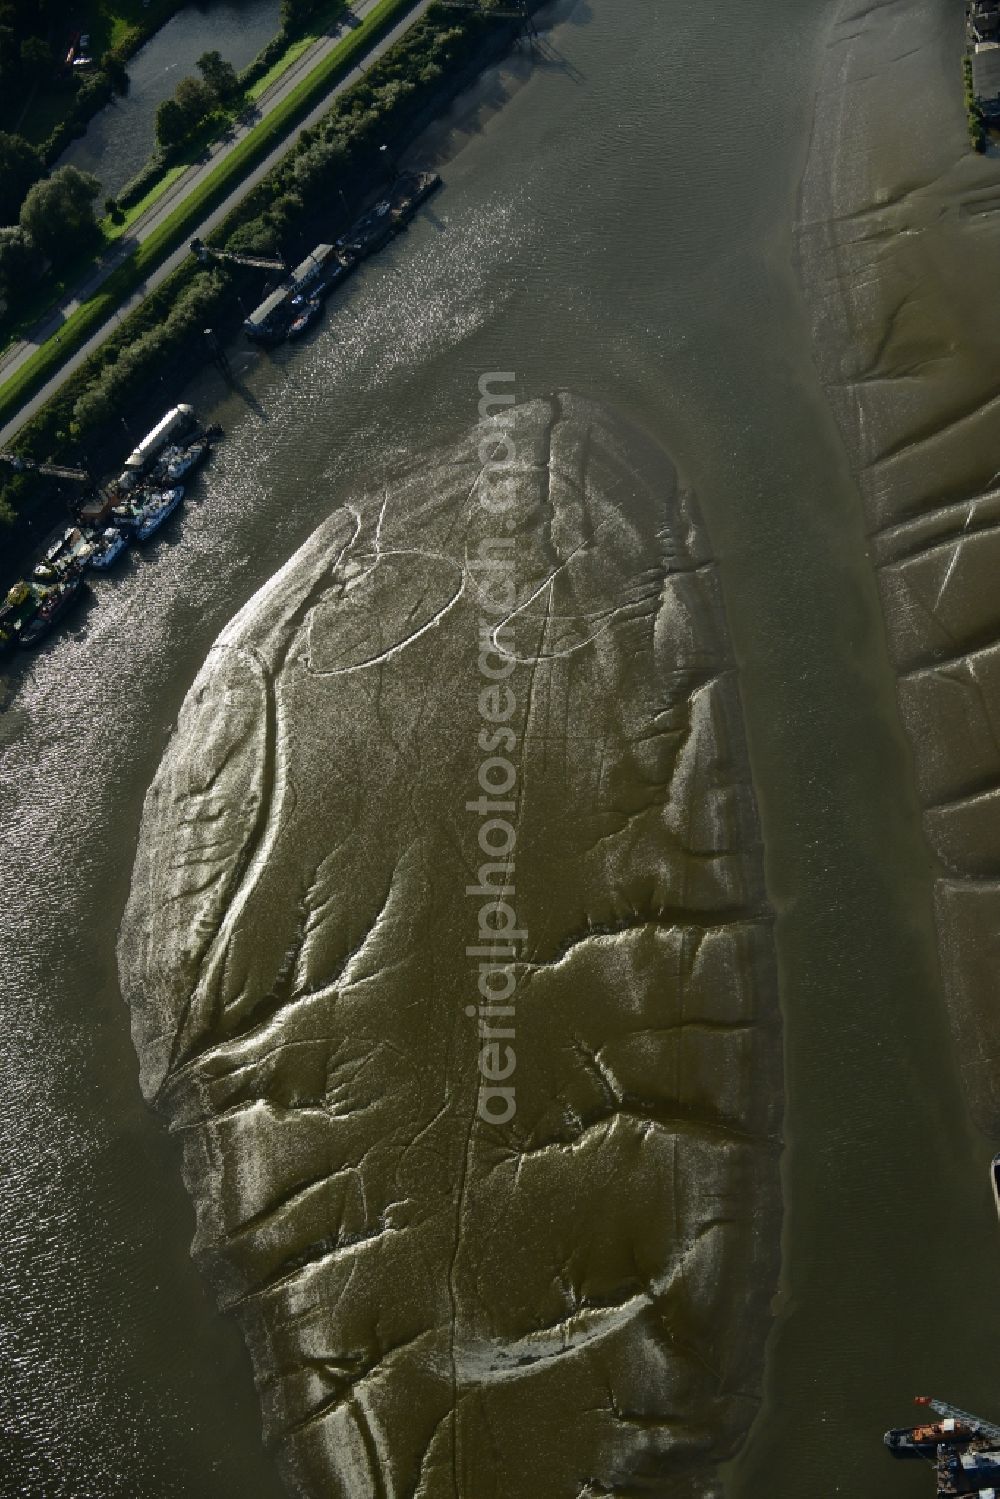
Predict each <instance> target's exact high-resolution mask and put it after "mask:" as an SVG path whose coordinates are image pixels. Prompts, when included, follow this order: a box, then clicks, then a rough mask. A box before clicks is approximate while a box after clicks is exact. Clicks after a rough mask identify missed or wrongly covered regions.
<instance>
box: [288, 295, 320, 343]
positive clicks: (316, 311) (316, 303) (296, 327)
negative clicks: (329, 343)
mask: <svg viewBox="0 0 1000 1499" xmlns="http://www.w3.org/2000/svg"><path fill="white" fill-rule="evenodd" d="M322 310H323V308H322V304H321V302H320V300H319V298H318V297H309V298H307V299H306V301H305V302H303V304H302V307H301V309H300V310H299V311H298V313H297V315H296V317H295V318H294V319H293V320H292V322H291V323H290V324H289V328H288V337H289V338H299V337H300V336H301V334H303V333H304V332H305V331H306V329H307V328H310V327H312V325H313V323H314V322H315V321H316V319H317V318H318V317H319V315H320V313H321V312H322Z"/></svg>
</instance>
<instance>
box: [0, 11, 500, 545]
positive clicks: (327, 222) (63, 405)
mask: <svg viewBox="0 0 1000 1499" xmlns="http://www.w3.org/2000/svg"><path fill="white" fill-rule="evenodd" d="M515 34H516V25H515V24H513V23H512V22H511V21H510V20H509V19H504V20H499V21H495V20H490V19H489V18H488V17H484V16H483V15H480V14H478V13H464V14H459V15H458V19H456V12H454V11H452V10H450V9H448V8H446V7H440V10H439V13H437V14H432V13H431V12H428V15H427V16H426V17H425V18H424V20H422V21H421V22H419V23H418V24H417V25H416V26H415V27H414V28H413V30H412V31H411V32H410V33H409V34H408V35H407V36H406V37H405V38H404V39H403V40H402V41H401V42H400V43H398V44H397V45H396V47H394V48H393V49H392V50H391V51H390V52H389V53H388V54H387V55H386V56H385V57H384V58H383V59H381V60H380V62H379V63H378V64H377V65H376V66H375V67H373V68H372V69H370V70H369V72H368V74H367V75H366V77H365V79H364V80H363V81H362V82H360V83H358V84H355V85H354V86H353V87H352V88H351V89H350V90H349V91H348V92H347V94H346V95H345V96H344V98H343V100H341V101H338V102H337V104H335V105H334V107H333V109H332V111H331V112H330V114H329V115H328V116H327V117H326V119H325V120H324V121H323V122H322V124H321V125H319V126H317V127H316V128H315V132H314V133H309V134H303V135H301V136H300V139H299V142H298V144H297V146H296V147H295V148H294V149H293V151H292V152H291V153H290V155H289V157H288V158H286V160H285V161H283V162H282V164H281V166H280V167H278V168H276V169H275V170H274V172H272V173H271V174H270V176H269V177H268V178H267V179H265V181H264V182H263V183H262V184H260V186H259V187H257V188H255V189H254V190H253V191H252V192H251V193H250V194H249V195H248V197H247V198H246V199H245V200H244V201H243V202H242V203H241V204H240V207H239V208H238V209H237V210H236V211H235V213H233V214H232V215H231V216H230V218H229V219H228V220H227V221H226V223H225V224H224V225H223V226H222V228H221V229H220V231H218V232H217V233H216V234H213V235H212V236H211V242H212V243H214V244H218V245H220V246H226V247H228V248H231V249H235V250H243V251H253V252H254V253H268V252H270V253H274V252H275V251H277V250H280V251H281V252H283V253H285V254H286V255H287V257H288V259H289V260H290V261H291V262H292V263H294V260H295V259H296V258H297V257H298V256H299V255H301V254H304V253H306V251H307V250H308V249H310V248H311V247H312V243H314V236H315V235H316V234H317V233H319V232H320V231H322V235H323V236H324V237H327V238H333V237H336V235H337V234H338V233H340V232H342V230H343V229H345V228H346V227H347V225H348V223H349V222H350V218H351V216H352V215H353V213H354V212H356V210H357V208H358V206H359V205H360V204H361V203H362V202H363V201H364V200H365V198H366V196H367V195H368V194H369V193H370V191H371V184H372V182H373V181H374V182H376V183H378V182H379V181H381V180H382V179H383V178H384V174H385V170H386V168H385V158H384V154H383V153H382V151H381V147H382V146H383V145H389V146H390V147H391V149H392V152H393V153H398V152H400V151H403V150H405V148H406V143H407V141H408V140H410V139H412V138H413V137H414V136H415V135H416V134H417V133H418V132H419V131H420V130H421V129H422V128H423V127H424V126H425V125H426V123H427V122H428V120H429V119H430V118H431V117H433V115H434V113H435V112H437V111H439V110H441V109H443V108H444V107H445V106H446V105H447V104H448V102H449V101H450V100H451V99H452V98H454V97H455V95H456V94H457V93H458V92H460V91H461V89H463V88H464V87H466V86H467V84H468V83H469V81H470V80H471V78H473V77H475V76H476V74H477V73H478V72H479V71H480V70H481V69H482V68H483V67H484V66H485V65H486V64H487V63H488V62H489V61H491V60H492V59H494V58H495V57H496V56H497V55H499V54H501V53H502V52H503V51H504V50H506V48H507V47H508V46H509V45H510V42H511V40H512V38H513V37H514V35H515ZM341 194H343V196H341ZM319 199H321V200H322V204H323V206H322V209H321V210H319V211H317V201H318V200H319ZM133 274H134V273H133ZM261 284H262V283H261V277H260V273H259V272H247V271H246V270H241V269H240V268H239V267H234V266H225V267H223V266H215V267H213V268H212V269H210V270H204V269H202V268H201V267H200V266H199V265H198V264H197V263H196V262H195V261H193V260H192V261H190V262H188V263H185V264H184V265H183V266H182V267H181V268H180V269H179V270H178V271H176V272H175V273H174V274H173V275H172V276H171V277H170V278H169V280H168V281H167V282H165V284H164V285H163V287H161V288H159V289H158V290H157V291H156V292H155V293H153V294H152V295H151V296H150V297H148V298H146V300H145V301H144V302H143V304H142V305H141V306H140V308H139V309H138V310H137V311H136V312H135V313H134V314H132V315H131V316H130V317H129V318H128V319H126V320H125V321H124V322H123V323H122V324H121V326H120V328H119V329H117V330H116V331H115V333H114V334H113V335H112V336H111V337H110V338H109V339H108V340H107V341H106V342H105V343H104V344H103V345H102V347H101V349H100V350H99V352H98V353H96V354H95V355H93V356H91V358H90V359H89V360H88V361H87V363H86V364H85V365H84V367H83V368H82V370H80V371H79V372H78V373H77V374H76V375H74V376H72V377H71V378H70V379H69V380H68V381H67V382H66V384H65V385H64V386H63V388H62V389H61V390H60V392H59V394H58V396H57V397H56V398H55V399H54V400H53V401H52V402H50V403H49V405H48V406H47V407H46V408H45V409H44V410H43V411H42V412H40V413H39V414H38V415H37V416H36V417H34V418H33V419H32V420H31V421H30V422H29V423H28V424H27V425H26V426H25V427H24V428H23V429H22V430H21V431H20V432H19V433H18V440H17V444H16V446H17V448H18V451H20V452H23V453H24V454H25V455H26V456H29V457H32V458H36V459H44V458H45V457H47V456H48V455H49V454H52V453H57V452H58V453H59V454H61V455H62V461H63V462H67V461H73V460H74V459H79V458H80V457H81V456H82V455H83V454H84V453H85V454H86V456H87V460H88V462H89V463H90V464H91V465H92V466H96V467H97V468H101V467H102V466H104V465H106V464H112V463H113V462H114V461H115V455H116V454H117V450H118V448H119V447H120V446H121V437H120V431H119V429H120V427H121V424H122V423H123V422H124V423H125V425H126V428H127V429H132V428H133V427H134V425H135V424H140V425H141V423H142V422H144V421H147V420H148V418H149V416H150V415H151V413H152V410H153V408H154V406H155V405H158V404H159V405H162V392H163V389H164V385H165V384H173V385H176V383H177V382H180V381H182V380H183V379H185V378H187V377H188V376H189V375H190V374H191V373H192V372H193V371H194V370H195V369H197V368H198V366H199V365H200V364H202V363H204V361H205V358H206V347H205V343H204V333H203V330H204V328H205V326H206V325H208V324H211V326H213V327H214V328H215V329H216V331H217V332H218V333H219V336H220V337H223V338H224V337H226V336H228V335H230V334H232V333H234V332H235V331H236V329H237V327H238V325H239V323H240V322H241V321H242V320H243V318H244V317H245V315H246V311H247V310H248V304H249V306H253V305H254V304H255V302H256V301H259V300H260V287H261ZM67 455H69V456H67ZM5 493H6V495H7V497H8V502H11V501H12V502H13V504H14V505H15V506H17V507H18V508H17V512H16V514H15V516H14V518H13V520H12V521H10V522H9V523H8V527H7V536H8V538H9V544H8V547H7V548H6V559H7V564H8V567H10V568H14V569H16V567H17V566H18V565H19V564H20V562H21V561H22V560H23V559H24V557H25V556H26V555H27V554H28V552H30V550H31V548H32V547H33V546H34V545H35V544H37V540H38V537H39V534H40V533H41V534H44V530H45V529H47V528H48V525H50V524H51V523H52V522H51V515H52V505H53V500H52V496H51V493H50V494H49V498H48V502H47V503H46V501H45V500H44V498H43V495H44V491H43V489H42V487H41V486H40V485H39V484H38V482H37V481H34V480H31V479H29V478H26V477H23V476H19V477H18V479H17V481H15V482H13V483H8V485H7V486H6V490H5ZM34 510H38V511H39V513H40V514H42V516H43V518H42V520H41V521H40V522H39V519H38V516H37V515H36V516H35V518H34V523H32V511H34Z"/></svg>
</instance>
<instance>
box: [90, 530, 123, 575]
mask: <svg viewBox="0 0 1000 1499" xmlns="http://www.w3.org/2000/svg"><path fill="white" fill-rule="evenodd" d="M127 546H128V538H127V536H126V535H125V532H124V531H122V530H120V529H119V528H118V527H117V526H108V528H107V530H105V531H102V532H101V534H100V536H98V538H97V540H96V541H95V542H94V550H93V553H92V554H91V558H90V566H91V567H94V568H96V569H97V571H98V572H102V573H106V572H107V571H108V569H109V568H111V567H114V565H115V563H116V562H117V561H118V558H119V557H120V556H121V554H122V552H124V550H125V548H126V547H127Z"/></svg>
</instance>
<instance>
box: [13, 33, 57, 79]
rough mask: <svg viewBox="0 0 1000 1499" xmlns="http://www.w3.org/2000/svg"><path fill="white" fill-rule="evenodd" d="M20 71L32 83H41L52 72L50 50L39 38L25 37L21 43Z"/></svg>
mask: <svg viewBox="0 0 1000 1499" xmlns="http://www.w3.org/2000/svg"><path fill="white" fill-rule="evenodd" d="M21 69H22V71H23V73H24V76H25V78H29V79H30V80H31V82H32V83H41V81H42V79H43V78H48V76H49V74H50V73H51V72H52V48H51V47H50V46H49V44H48V42H47V41H45V40H44V39H43V38H42V37H40V36H26V37H25V39H24V41H23V42H22V43H21Z"/></svg>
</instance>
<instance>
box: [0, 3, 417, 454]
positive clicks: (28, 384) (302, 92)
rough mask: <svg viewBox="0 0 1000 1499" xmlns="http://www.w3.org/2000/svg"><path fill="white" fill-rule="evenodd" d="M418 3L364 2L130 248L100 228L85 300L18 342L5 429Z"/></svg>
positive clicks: (4, 405)
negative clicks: (302, 73) (362, 10)
mask: <svg viewBox="0 0 1000 1499" xmlns="http://www.w3.org/2000/svg"><path fill="white" fill-rule="evenodd" d="M422 4H423V5H424V6H425V4H426V0H374V3H372V0H369V7H370V8H369V9H368V11H367V14H366V15H365V18H364V20H363V21H362V22H361V24H360V25H359V26H358V27H357V28H355V29H353V30H351V31H350V32H349V33H348V35H347V36H346V37H344V38H343V40H341V41H339V42H335V41H332V42H331V45H330V47H329V48H328V49H327V50H326V55H325V56H323V57H322V58H321V59H319V60H318V61H317V63H316V66H315V67H314V68H313V69H311V70H310V71H309V72H308V74H307V76H306V77H305V78H303V79H302V80H301V81H300V82H295V80H294V79H293V80H292V86H291V87H290V88H289V89H287V90H285V91H284V92H282V91H280V90H279V93H280V94H281V96H280V97H279V98H276V99H274V100H272V101H271V105H270V107H269V109H268V111H267V112H266V114H265V117H264V118H263V119H262V120H261V121H260V122H259V123H258V124H250V125H249V127H244V128H243V131H242V138H239V137H240V134H241V132H239V131H238V132H236V136H235V138H234V139H233V140H231V141H230V142H228V143H227V145H226V147H225V149H224V150H223V151H221V153H220V154H221V159H220V160H219V161H218V162H217V163H215V164H214V165H213V163H212V161H211V159H209V161H208V162H207V163H206V164H205V166H204V167H202V168H197V167H196V168H193V169H191V170H190V171H189V173H188V177H187V178H186V179H185V181H184V182H182V183H181V184H180V185H179V186H177V187H176V188H175V192H176V193H177V194H178V195H179V196H180V201H179V202H178V203H177V205H176V206H175V207H172V208H171V207H170V205H169V204H166V205H164V208H163V210H160V209H158V208H157V202H154V203H153V204H152V206H151V208H150V209H148V210H146V215H147V218H146V222H145V224H144V225H143V226H142V228H141V230H140V232H139V234H138V236H137V238H138V247H137V248H134V249H132V250H131V251H130V249H129V246H130V245H134V244H135V239H134V238H132V237H131V236H130V237H128V238H127V239H125V240H122V239H121V238H119V237H117V236H116V235H115V233H114V232H113V231H111V230H107V229H105V231H104V232H105V238H106V239H108V240H109V241H110V242H111V243H110V249H109V251H108V253H107V254H106V255H105V256H104V258H103V260H101V259H99V261H98V264H97V269H96V271H95V272H94V274H93V275H92V276H91V278H90V280H89V281H88V282H87V283H86V285H87V293H86V299H85V300H83V301H78V300H77V299H75V298H73V299H70V301H69V302H68V303H66V304H63V306H64V310H65V313H66V315H65V316H64V317H63V318H62V320H60V319H59V317H58V315H57V316H56V319H55V324H54V327H53V326H52V320H50V325H49V326H50V328H51V331H50V334H49V336H48V337H47V338H46V340H45V341H44V342H43V343H42V344H41V345H40V347H38V348H37V349H32V348H31V347H30V345H29V346H25V345H22V347H21V348H20V349H19V350H18V351H17V353H16V355H15V356H14V359H13V369H12V370H10V369H9V368H8V373H7V375H6V378H5V379H4V381H3V383H2V385H0V422H4V421H6V425H7V426H8V427H9V426H10V424H11V418H12V417H14V416H15V415H16V413H17V411H18V410H19V409H20V407H21V406H22V405H23V404H24V402H25V401H26V400H28V399H29V398H30V397H31V395H32V394H33V392H35V391H37V390H39V389H40V388H44V387H45V386H46V384H47V383H52V382H53V380H54V379H55V378H56V377H57V376H58V372H59V370H60V369H61V368H62V367H63V366H64V365H65V364H67V363H69V362H70V361H71V360H72V359H73V357H74V354H75V353H76V351H78V350H79V349H80V348H82V347H85V346H86V345H87V343H88V340H90V339H91V338H92V336H93V334H94V332H95V330H99V329H100V328H101V326H102V325H103V324H104V323H105V321H106V319H108V318H109V317H110V316H111V315H112V314H114V313H115V312H116V310H117V309H119V308H120V307H121V306H122V305H123V303H125V302H126V301H127V300H128V299H129V297H130V294H131V293H132V292H133V291H134V289H135V288H136V287H139V288H141V287H142V286H144V285H145V283H146V281H147V280H148V278H149V276H150V274H151V273H152V272H154V271H155V270H156V269H157V268H158V267H159V266H160V265H161V264H162V263H163V261H164V260H166V259H167V258H168V257H169V255H170V252H171V250H172V249H173V248H175V247H176V246H177V245H179V244H181V243H183V242H185V241H186V240H187V239H189V238H190V236H191V234H192V233H193V232H194V230H196V229H199V228H201V227H202V225H203V223H204V221H205V215H206V214H207V213H208V212H210V211H211V209H212V208H213V206H215V205H217V204H219V203H225V202H226V200H227V199H228V198H231V197H233V196H234V193H238V188H239V184H240V183H241V182H243V181H244V180H245V179H246V178H247V177H248V176H250V175H251V174H252V173H253V171H254V170H255V167H256V166H257V165H258V164H259V163H261V162H262V161H263V162H265V163H266V162H267V161H268V160H270V159H271V158H273V157H274V156H275V155H276V154H277V150H279V149H280V143H281V142H282V141H283V140H284V139H285V138H286V137H287V136H288V135H289V133H290V131H291V129H292V127H293V126H294V125H295V124H296V123H297V122H299V121H301V120H302V119H303V117H304V116H306V115H307V113H308V111H309V109H310V106H311V105H312V104H313V103H314V102H315V101H317V100H319V101H322V99H323V98H324V96H325V95H326V94H328V93H329V92H330V91H331V90H334V91H335V90H336V88H337V85H338V80H341V79H343V78H346V77H349V76H350V74H351V71H352V69H354V68H355V67H359V66H360V62H361V59H362V58H363V57H365V56H366V55H367V54H368V53H369V52H370V51H373V50H376V49H377V48H378V47H379V45H380V43H381V42H382V39H383V38H386V37H390V36H391V35H392V33H393V29H394V27H395V28H396V29H397V30H398V29H399V26H400V24H401V21H402V19H403V18H405V16H406V14H407V13H408V12H409V11H411V10H413V9H414V8H415V7H417V8H419V7H420V5H422ZM8 363H9V362H8Z"/></svg>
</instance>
